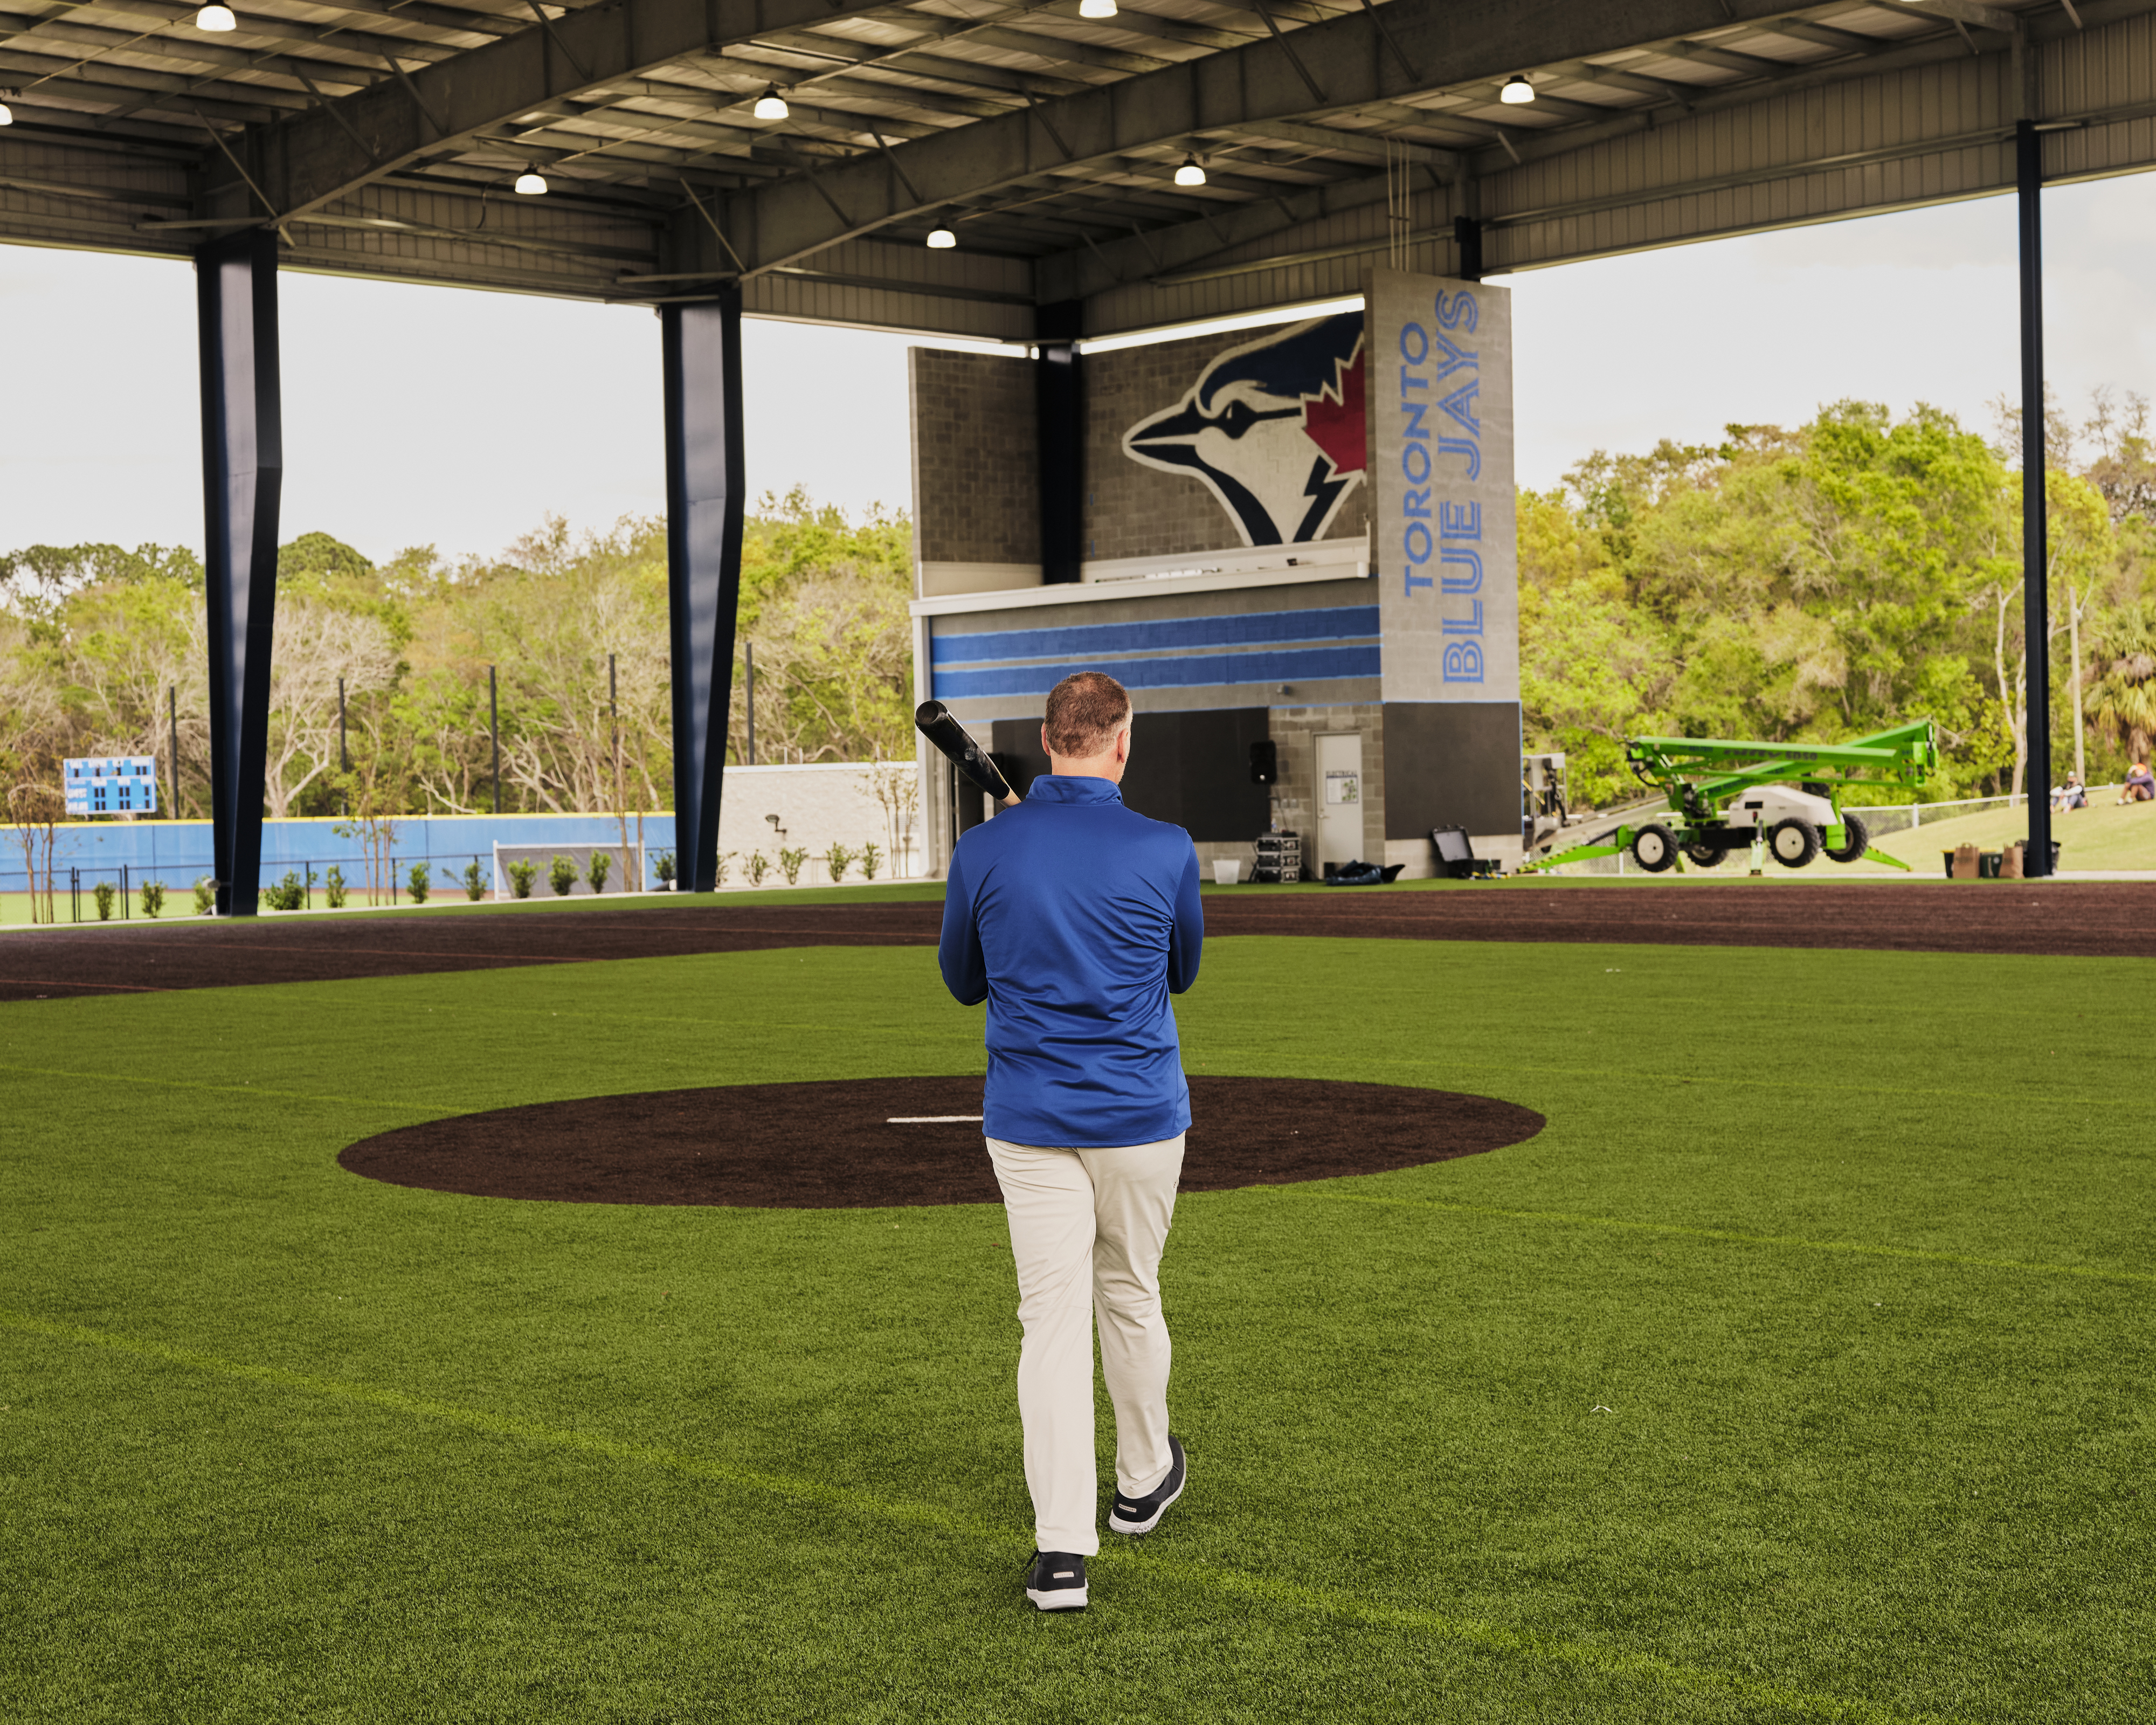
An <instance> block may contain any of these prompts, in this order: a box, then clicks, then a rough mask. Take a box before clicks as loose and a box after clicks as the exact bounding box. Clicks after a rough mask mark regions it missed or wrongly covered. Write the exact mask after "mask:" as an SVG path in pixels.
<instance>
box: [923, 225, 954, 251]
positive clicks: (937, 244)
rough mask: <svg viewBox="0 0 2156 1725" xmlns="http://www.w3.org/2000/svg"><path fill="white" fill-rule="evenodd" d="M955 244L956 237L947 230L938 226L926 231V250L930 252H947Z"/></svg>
mask: <svg viewBox="0 0 2156 1725" xmlns="http://www.w3.org/2000/svg"><path fill="white" fill-rule="evenodd" d="M957 243H958V236H957V234H953V233H952V231H951V230H950V229H949V228H945V227H941V226H938V227H936V228H930V229H929V231H928V249H929V250H931V251H932V252H947V251H949V250H950V249H952V247H953V246H955V245H957Z"/></svg>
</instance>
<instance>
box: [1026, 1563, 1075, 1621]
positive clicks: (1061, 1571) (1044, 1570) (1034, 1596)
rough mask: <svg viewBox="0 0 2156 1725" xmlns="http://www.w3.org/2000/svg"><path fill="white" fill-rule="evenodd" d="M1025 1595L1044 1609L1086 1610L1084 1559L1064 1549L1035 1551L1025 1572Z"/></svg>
mask: <svg viewBox="0 0 2156 1725" xmlns="http://www.w3.org/2000/svg"><path fill="white" fill-rule="evenodd" d="M1025 1596H1026V1598H1028V1599H1030V1600H1032V1601H1033V1603H1034V1604H1036V1605H1038V1606H1039V1607H1040V1609H1042V1610H1044V1611H1083V1610H1084V1609H1086V1560H1085V1558H1081V1557H1078V1556H1076V1555H1075V1554H1074V1553H1070V1552H1067V1551H1037V1552H1035V1553H1034V1554H1033V1563H1032V1566H1031V1567H1030V1568H1028V1569H1027V1570H1026V1572H1025Z"/></svg>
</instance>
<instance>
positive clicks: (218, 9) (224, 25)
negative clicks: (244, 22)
mask: <svg viewBox="0 0 2156 1725" xmlns="http://www.w3.org/2000/svg"><path fill="white" fill-rule="evenodd" d="M195 28H197V29H198V30H236V29H238V28H239V19H238V18H234V16H233V15H232V8H230V7H229V6H220V5H218V4H217V3H216V0H212V3H211V4H209V5H208V6H205V7H204V8H203V9H202V10H201V11H200V12H198V13H196V14H195Z"/></svg>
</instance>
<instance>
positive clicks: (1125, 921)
mask: <svg viewBox="0 0 2156 1725" xmlns="http://www.w3.org/2000/svg"><path fill="white" fill-rule="evenodd" d="M1040 740H1041V746H1042V747H1044V748H1045V750H1046V751H1047V752H1048V757H1049V761H1050V766H1051V768H1052V771H1051V772H1050V773H1048V774H1047V775H1045V776H1044V777H1042V778H1036V779H1035V780H1034V782H1033V785H1032V788H1031V789H1030V790H1029V792H1028V793H1027V794H1026V798H1025V800H1024V802H1022V803H1019V804H1018V805H1017V806H1016V807H1014V808H1011V809H1004V811H1003V812H1002V813H1000V814H998V815H997V817H996V818H995V819H993V820H992V821H990V822H988V824H986V825H984V826H978V827H975V828H974V829H973V830H972V831H970V832H968V834H966V835H965V836H964V838H962V839H960V840H959V843H958V847H957V851H956V853H955V854H954V855H952V859H951V874H950V880H949V882H948V884H947V887H946V890H945V892H944V896H943V943H942V952H941V955H940V956H941V958H942V966H943V980H944V982H945V983H946V984H947V986H948V987H949V988H950V990H951V992H952V994H954V995H956V996H957V999H959V1000H960V1001H961V1002H962V1003H963V1004H966V1005H968V1006H971V1005H973V1004H977V1003H978V1002H980V1001H982V1000H986V1001H987V1002H988V1094H987V1100H986V1102H985V1104H984V1108H983V1114H984V1119H983V1131H984V1132H985V1133H986V1135H987V1137H988V1155H989V1157H990V1158H992V1159H993V1162H994V1163H995V1169H996V1179H997V1182H998V1184H1000V1185H1001V1186H1002V1188H1003V1194H1004V1209H1005V1210H1006V1211H1007V1212H1008V1214H1009V1219H1010V1235H1011V1254H1012V1255H1013V1257H1014V1258H1015V1259H1016V1260H1017V1263H1018V1290H1019V1307H1018V1315H1019V1323H1020V1325H1021V1326H1022V1327H1024V1343H1023V1344H1022V1346H1021V1348H1020V1349H1019V1363H1018V1406H1019V1420H1021V1422H1022V1423H1023V1425H1024V1429H1025V1482H1026V1486H1027V1488H1028V1489H1029V1491H1031V1492H1032V1494H1033V1512H1034V1544H1035V1546H1036V1547H1037V1549H1036V1550H1035V1551H1034V1557H1033V1562H1032V1563H1031V1565H1030V1567H1029V1569H1028V1571H1027V1574H1026V1583H1025V1592H1026V1597H1027V1598H1028V1599H1031V1600H1032V1601H1033V1603H1034V1604H1035V1605H1037V1606H1039V1608H1040V1609H1042V1610H1044V1611H1065V1610H1075V1609H1082V1608H1083V1607H1084V1605H1085V1604H1086V1558H1089V1557H1091V1556H1092V1555H1093V1553H1096V1552H1097V1551H1099V1550H1100V1548H1101V1538H1100V1533H1099V1531H1098V1528H1097V1525H1096V1519H1095V1518H1096V1513H1097V1507H1096V1491H1097V1486H1096V1480H1095V1477H1094V1471H1093V1322H1094V1307H1095V1306H1096V1302H1097V1304H1098V1306H1099V1308H1100V1312H1099V1316H1100V1328H1101V1371H1102V1375H1103V1376H1104V1377H1105V1378H1106V1380H1107V1385H1108V1398H1109V1399H1110V1401H1111V1402H1112V1403H1113V1404H1114V1405H1115V1410H1116V1497H1115V1502H1114V1503H1113V1505H1112V1506H1111V1508H1110V1510H1109V1514H1108V1525H1109V1527H1111V1528H1113V1529H1114V1530H1115V1531H1116V1532H1119V1533H1147V1532H1151V1531H1152V1529H1153V1528H1154V1527H1157V1526H1158V1524H1159V1522H1160V1518H1161V1517H1162V1516H1163V1514H1165V1513H1166V1512H1167V1510H1168V1506H1169V1505H1170V1504H1172V1503H1173V1502H1175V1500H1176V1499H1177V1498H1178V1497H1181V1496H1182V1495H1183V1481H1184V1480H1185V1478H1186V1477H1187V1475H1188V1463H1187V1461H1186V1460H1185V1458H1184V1455H1183V1445H1182V1443H1181V1442H1180V1441H1179V1440H1178V1439H1176V1438H1175V1437H1173V1436H1172V1435H1170V1434H1169V1432H1168V1324H1167V1322H1166V1320H1165V1319H1164V1318H1163V1316H1162V1314H1161V1309H1160V1254H1161V1249H1162V1247H1163V1245H1166V1244H1167V1240H1168V1223H1169V1221H1170V1220H1171V1219H1173V1216H1174V1214H1175V1183H1176V1180H1177V1178H1178V1176H1179V1175H1180V1174H1181V1173H1182V1169H1183V1132H1184V1130H1185V1128H1187V1127H1188V1126H1189V1124H1190V1087H1189V1086H1188V1085H1187V1084H1186V1083H1185V1082H1184V1081H1183V1058H1182V1050H1181V1048H1180V1047H1179V1045H1178V1043H1177V1041H1176V1034H1175V1014H1174V1012H1173V1009H1171V1008H1170V1007H1169V1005H1168V996H1169V995H1170V994H1171V993H1173V994H1180V993H1183V991H1184V990H1185V989H1186V988H1188V987H1189V986H1190V985H1191V983H1193V982H1194V981H1196V980H1197V977H1198V957H1199V947H1200V946H1201V945H1202V943H1203V942H1204V918H1203V916H1202V915H1201V912H1200V910H1199V897H1198V853H1197V852H1196V851H1195V850H1193V848H1192V846H1191V843H1190V835H1189V834H1188V833H1186V832H1184V831H1183V829H1182V828H1180V827H1173V826H1169V825H1167V824H1165V823H1163V822H1161V821H1156V820H1148V819H1146V818H1145V817H1144V816H1143V815H1142V814H1136V813H1134V812H1133V811H1132V810H1131V809H1126V808H1124V807H1123V799H1122V793H1121V792H1120V791H1119V790H1118V789H1117V788H1116V787H1117V785H1118V784H1119V783H1121V782H1122V777H1123V768H1124V767H1125V766H1126V765H1127V763H1128V762H1129V760H1130V753H1131V701H1130V696H1128V695H1127V694H1126V693H1125V692H1124V691H1123V686H1122V684H1120V683H1118V682H1116V680H1115V679H1114V678H1113V677H1110V676H1107V675H1103V674H1102V673H1101V672H1099V671H1080V672H1079V673H1078V674H1077V675H1075V676H1069V677H1065V679H1064V680H1062V681H1061V682H1060V683H1058V684H1057V685H1055V688H1054V689H1053V690H1052V691H1050V694H1049V696H1048V721H1047V722H1046V723H1045V725H1043V726H1041V727H1040Z"/></svg>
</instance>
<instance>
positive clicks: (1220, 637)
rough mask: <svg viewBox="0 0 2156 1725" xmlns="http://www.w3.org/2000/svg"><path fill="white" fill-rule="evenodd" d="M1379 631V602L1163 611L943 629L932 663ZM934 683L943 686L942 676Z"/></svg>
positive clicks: (1087, 655) (1070, 657)
mask: <svg viewBox="0 0 2156 1725" xmlns="http://www.w3.org/2000/svg"><path fill="white" fill-rule="evenodd" d="M1377 633H1378V608H1377V607H1376V606H1375V605H1336V606H1332V607H1328V608H1318V609H1310V610H1301V611H1257V612H1249V613H1245V614H1241V615H1229V616H1224V617H1164V618H1162V619H1159V620H1158V622H1153V621H1147V622H1143V623H1096V624H1068V625H1065V626H1064V627H1061V628H1055V629H989V630H984V631H983V632H981V633H979V634H937V636H936V638H935V639H934V641H933V642H932V644H930V647H929V655H928V662H929V664H930V665H932V666H933V667H936V668H938V669H940V668H941V667H942V666H944V665H983V664H989V663H993V662H994V661H997V660H1014V659H1053V660H1060V661H1065V662H1070V661H1078V662H1089V661H1093V660H1100V659H1101V658H1104V657H1105V656H1106V655H1110V654H1116V653H1137V652H1143V651H1146V650H1147V649H1153V648H1170V647H1182V648H1191V647H1246V646H1262V645H1267V644H1274V643H1277V642H1282V641H1324V640H1353V639H1358V638H1361V637H1364V636H1371V635H1375V634H1377ZM1074 668H1075V666H1074ZM1103 668H1105V667H1103ZM1122 680H1125V681H1127V679H1122ZM937 681H938V685H939V687H940V685H941V682H942V680H941V679H940V678H939V679H938V680H937ZM1050 686H1053V685H1052V682H1051V685H1050Z"/></svg>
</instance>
